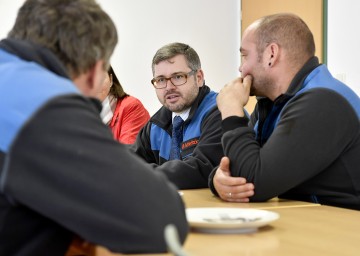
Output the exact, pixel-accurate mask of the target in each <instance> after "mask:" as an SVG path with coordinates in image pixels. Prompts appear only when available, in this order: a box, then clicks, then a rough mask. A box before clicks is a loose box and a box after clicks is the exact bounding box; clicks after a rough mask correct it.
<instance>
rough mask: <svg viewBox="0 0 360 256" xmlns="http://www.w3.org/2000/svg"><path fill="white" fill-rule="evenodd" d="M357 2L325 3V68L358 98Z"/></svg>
mask: <svg viewBox="0 0 360 256" xmlns="http://www.w3.org/2000/svg"><path fill="white" fill-rule="evenodd" d="M359 13H360V1H358V0H342V1H339V0H328V61H327V63H328V67H329V70H330V72H331V73H332V74H333V75H334V76H335V77H336V78H338V79H339V80H342V81H343V82H345V83H346V84H348V85H349V86H350V87H351V88H353V90H355V91H356V92H357V94H358V95H360V64H359V60H360V51H359V47H360V30H359V26H360V19H359V18H360V17H359Z"/></svg>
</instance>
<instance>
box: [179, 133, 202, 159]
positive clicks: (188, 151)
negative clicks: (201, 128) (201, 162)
mask: <svg viewBox="0 0 360 256" xmlns="http://www.w3.org/2000/svg"><path fill="white" fill-rule="evenodd" d="M198 143H199V137H197V138H192V139H190V140H187V141H184V142H182V143H181V156H182V159H185V158H186V157H188V156H190V155H192V153H193V151H194V149H195V147H196V145H197V144H198Z"/></svg>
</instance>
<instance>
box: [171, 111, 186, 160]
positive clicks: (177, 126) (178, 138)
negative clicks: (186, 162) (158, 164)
mask: <svg viewBox="0 0 360 256" xmlns="http://www.w3.org/2000/svg"><path fill="white" fill-rule="evenodd" d="M183 123H184V120H182V118H181V117H180V116H175V117H174V120H173V130H172V138H171V151H170V160H173V159H180V143H181V142H182V139H183V136H182V124H183Z"/></svg>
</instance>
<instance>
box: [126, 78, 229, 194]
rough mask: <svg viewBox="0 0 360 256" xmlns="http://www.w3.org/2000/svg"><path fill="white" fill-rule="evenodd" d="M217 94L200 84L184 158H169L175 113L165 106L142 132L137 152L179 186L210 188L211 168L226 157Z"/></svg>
mask: <svg viewBox="0 0 360 256" xmlns="http://www.w3.org/2000/svg"><path fill="white" fill-rule="evenodd" d="M216 96H217V94H216V93H214V92H212V91H210V88H209V87H208V86H206V85H204V86H203V87H200V91H199V95H198V97H197V98H196V100H195V101H194V103H193V105H192V107H191V110H190V114H189V117H188V119H187V120H186V121H185V122H184V124H183V125H184V129H183V130H184V139H183V142H182V146H181V148H182V152H181V156H182V160H171V161H168V158H169V153H170V144H171V131H172V112H171V111H170V110H169V109H167V108H165V107H162V108H160V110H159V111H158V112H157V113H155V114H154V116H152V117H151V118H150V120H149V122H148V123H147V124H146V125H145V126H144V127H143V129H142V130H141V131H140V132H139V134H138V136H137V139H136V142H135V144H134V145H133V149H134V151H135V152H136V153H137V154H138V155H140V156H141V157H142V158H144V159H145V161H146V162H148V163H152V164H155V165H156V171H158V172H162V173H164V174H165V175H166V176H167V177H168V178H169V179H170V180H171V181H172V182H173V183H174V184H175V185H176V186H177V187H178V188H179V189H190V188H205V187H208V178H209V174H210V173H211V171H212V169H213V168H214V167H215V166H216V165H218V164H219V162H220V159H221V157H222V156H223V150H222V146H221V135H222V132H221V115H220V112H219V110H218V108H217V106H216Z"/></svg>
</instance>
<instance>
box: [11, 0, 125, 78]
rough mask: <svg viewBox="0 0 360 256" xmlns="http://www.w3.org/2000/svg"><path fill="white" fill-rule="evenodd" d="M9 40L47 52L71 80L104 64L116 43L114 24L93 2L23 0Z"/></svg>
mask: <svg viewBox="0 0 360 256" xmlns="http://www.w3.org/2000/svg"><path fill="white" fill-rule="evenodd" d="M8 37H9V38H15V39H20V40H27V41H30V42H32V43H35V44H38V45H41V46H43V47H46V48H48V49H50V50H51V51H52V52H54V53H55V55H56V56H57V57H58V58H59V59H60V60H61V61H62V63H63V64H64V65H65V66H66V68H67V70H68V72H69V73H70V75H71V77H72V78H74V77H76V76H78V75H79V74H81V73H83V72H85V71H87V70H89V69H90V68H91V67H93V66H94V65H95V63H96V61H97V60H104V61H105V65H106V68H107V67H108V65H109V64H108V62H109V59H110V56H111V55H112V53H113V51H114V48H115V46H116V44H117V41H118V36H117V32H116V28H115V24H114V23H113V21H112V20H111V18H110V17H109V16H108V14H106V13H105V12H104V11H103V10H102V9H101V7H100V6H99V5H98V4H97V3H96V2H95V1H94V0H26V1H25V3H24V4H23V5H22V7H21V8H20V9H19V12H18V15H17V18H16V21H15V25H14V27H13V28H12V30H11V31H10V32H9V34H8Z"/></svg>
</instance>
